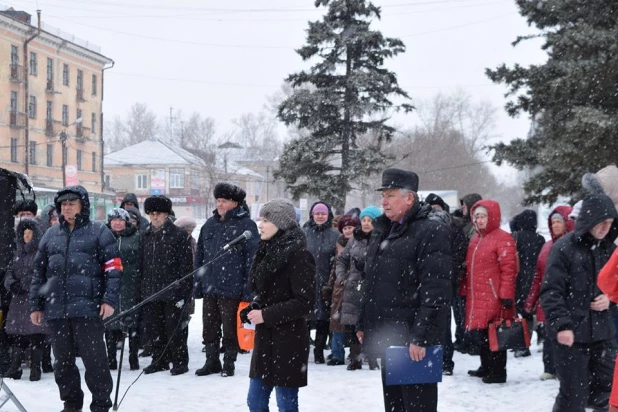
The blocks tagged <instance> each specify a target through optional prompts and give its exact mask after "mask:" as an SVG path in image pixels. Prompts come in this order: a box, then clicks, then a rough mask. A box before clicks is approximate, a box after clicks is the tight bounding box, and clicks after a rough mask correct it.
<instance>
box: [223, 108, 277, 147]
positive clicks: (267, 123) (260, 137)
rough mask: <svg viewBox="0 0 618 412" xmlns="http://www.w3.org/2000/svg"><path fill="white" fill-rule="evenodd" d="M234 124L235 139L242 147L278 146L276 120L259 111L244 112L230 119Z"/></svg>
mask: <svg viewBox="0 0 618 412" xmlns="http://www.w3.org/2000/svg"><path fill="white" fill-rule="evenodd" d="M232 123H233V124H234V125H235V126H236V129H237V130H236V133H235V140H236V141H237V142H238V143H239V144H240V145H241V146H243V147H250V148H263V147H265V146H268V147H269V148H270V149H272V148H274V147H276V146H278V137H277V120H276V118H275V117H273V116H269V115H268V114H267V113H266V112H264V111H261V112H259V113H258V114H255V113H244V114H242V115H241V116H240V117H238V118H236V119H234V120H232Z"/></svg>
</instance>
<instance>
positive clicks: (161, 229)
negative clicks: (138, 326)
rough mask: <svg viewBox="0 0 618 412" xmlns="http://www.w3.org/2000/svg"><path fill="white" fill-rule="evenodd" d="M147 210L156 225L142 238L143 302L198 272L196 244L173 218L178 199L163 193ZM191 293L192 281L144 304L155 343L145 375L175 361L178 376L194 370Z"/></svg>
mask: <svg viewBox="0 0 618 412" xmlns="http://www.w3.org/2000/svg"><path fill="white" fill-rule="evenodd" d="M144 211H145V212H146V213H147V214H148V216H149V217H150V226H149V227H148V229H146V231H145V232H144V233H143V237H142V239H143V243H142V251H143V253H142V262H141V263H142V271H141V272H140V273H139V275H138V276H137V279H136V282H135V284H136V285H135V286H136V290H137V292H136V294H137V301H138V302H139V301H141V300H144V299H146V298H148V297H149V296H152V295H154V294H155V293H157V292H159V291H160V290H162V289H163V288H165V287H167V286H169V285H170V284H172V283H173V282H175V281H177V280H179V279H181V278H182V277H184V276H186V275H188V274H190V273H191V272H192V271H193V251H192V249H191V242H190V241H189V238H188V237H187V234H186V233H185V232H184V231H183V230H182V229H180V228H179V227H178V226H176V225H174V223H173V222H172V221H171V220H170V218H169V215H170V213H171V212H172V201H171V200H170V199H168V198H167V197H165V196H163V195H157V196H151V197H149V198H148V199H146V201H145V202H144ZM191 293H192V282H191V279H190V278H187V279H185V280H184V281H182V282H180V283H179V284H178V285H177V287H175V288H172V289H171V290H169V291H168V292H166V293H164V294H163V295H160V296H158V297H157V298H155V299H154V300H153V301H151V302H149V303H147V304H146V305H144V307H143V309H142V314H143V320H142V321H143V323H144V330H145V332H146V336H147V337H148V340H149V342H150V344H151V345H152V363H151V364H150V365H149V366H147V367H146V368H144V373H146V374H150V373H155V372H161V371H165V370H168V369H170V366H169V365H170V362H171V363H172V369H171V370H170V372H171V374H172V375H181V374H183V373H186V372H188V371H189V367H188V365H189V352H188V348H187V337H188V323H187V319H188V314H187V309H186V305H187V304H188V303H189V300H190V298H191Z"/></svg>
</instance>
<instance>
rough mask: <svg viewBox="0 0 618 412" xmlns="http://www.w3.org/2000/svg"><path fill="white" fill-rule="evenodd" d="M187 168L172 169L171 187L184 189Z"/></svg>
mask: <svg viewBox="0 0 618 412" xmlns="http://www.w3.org/2000/svg"><path fill="white" fill-rule="evenodd" d="M184 187H185V169H170V189H184Z"/></svg>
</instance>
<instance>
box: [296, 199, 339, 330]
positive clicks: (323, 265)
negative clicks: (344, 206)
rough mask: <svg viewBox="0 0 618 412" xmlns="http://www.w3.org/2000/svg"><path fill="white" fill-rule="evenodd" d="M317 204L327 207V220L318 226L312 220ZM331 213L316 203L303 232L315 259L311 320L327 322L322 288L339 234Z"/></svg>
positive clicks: (324, 284) (325, 281)
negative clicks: (313, 309) (313, 299)
mask: <svg viewBox="0 0 618 412" xmlns="http://www.w3.org/2000/svg"><path fill="white" fill-rule="evenodd" d="M318 203H322V204H324V205H326V207H328V220H327V221H326V223H324V224H322V225H318V224H317V223H315V221H314V220H313V213H312V211H313V208H314V207H315V205H317V204H318ZM333 218H334V216H333V211H332V209H331V207H330V205H328V204H326V203H324V202H316V203H314V204H313V205H312V206H311V209H310V210H309V220H308V221H307V223H305V227H304V228H303V230H304V231H305V235H306V236H307V249H309V252H311V254H312V255H313V259H315V288H316V292H315V293H316V301H315V311H314V317H313V320H321V321H328V320H329V319H330V305H329V304H328V302H326V301H325V300H324V299H322V288H323V287H324V286H326V284H327V283H328V278H329V277H330V271H331V268H332V267H333V263H334V261H335V255H336V254H337V247H336V243H337V239H339V232H338V231H337V230H335V229H334V228H333Z"/></svg>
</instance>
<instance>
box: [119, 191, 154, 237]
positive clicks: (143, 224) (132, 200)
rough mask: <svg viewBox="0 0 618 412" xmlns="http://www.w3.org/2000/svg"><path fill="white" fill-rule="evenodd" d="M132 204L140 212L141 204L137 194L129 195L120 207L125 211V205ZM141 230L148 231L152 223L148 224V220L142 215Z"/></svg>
mask: <svg viewBox="0 0 618 412" xmlns="http://www.w3.org/2000/svg"><path fill="white" fill-rule="evenodd" d="M127 202H130V203H133V204H134V205H135V208H136V209H137V210H138V211H139V202H138V201H137V196H135V193H127V194H126V195H125V196H124V198H122V202H121V203H120V207H121V208H122V209H124V204H125V203H127ZM139 219H140V220H139V228H138V229H139V230H146V229H148V225H150V223H148V219H146V218H145V217H144V216H142V215H141V214H140V216H139Z"/></svg>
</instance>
